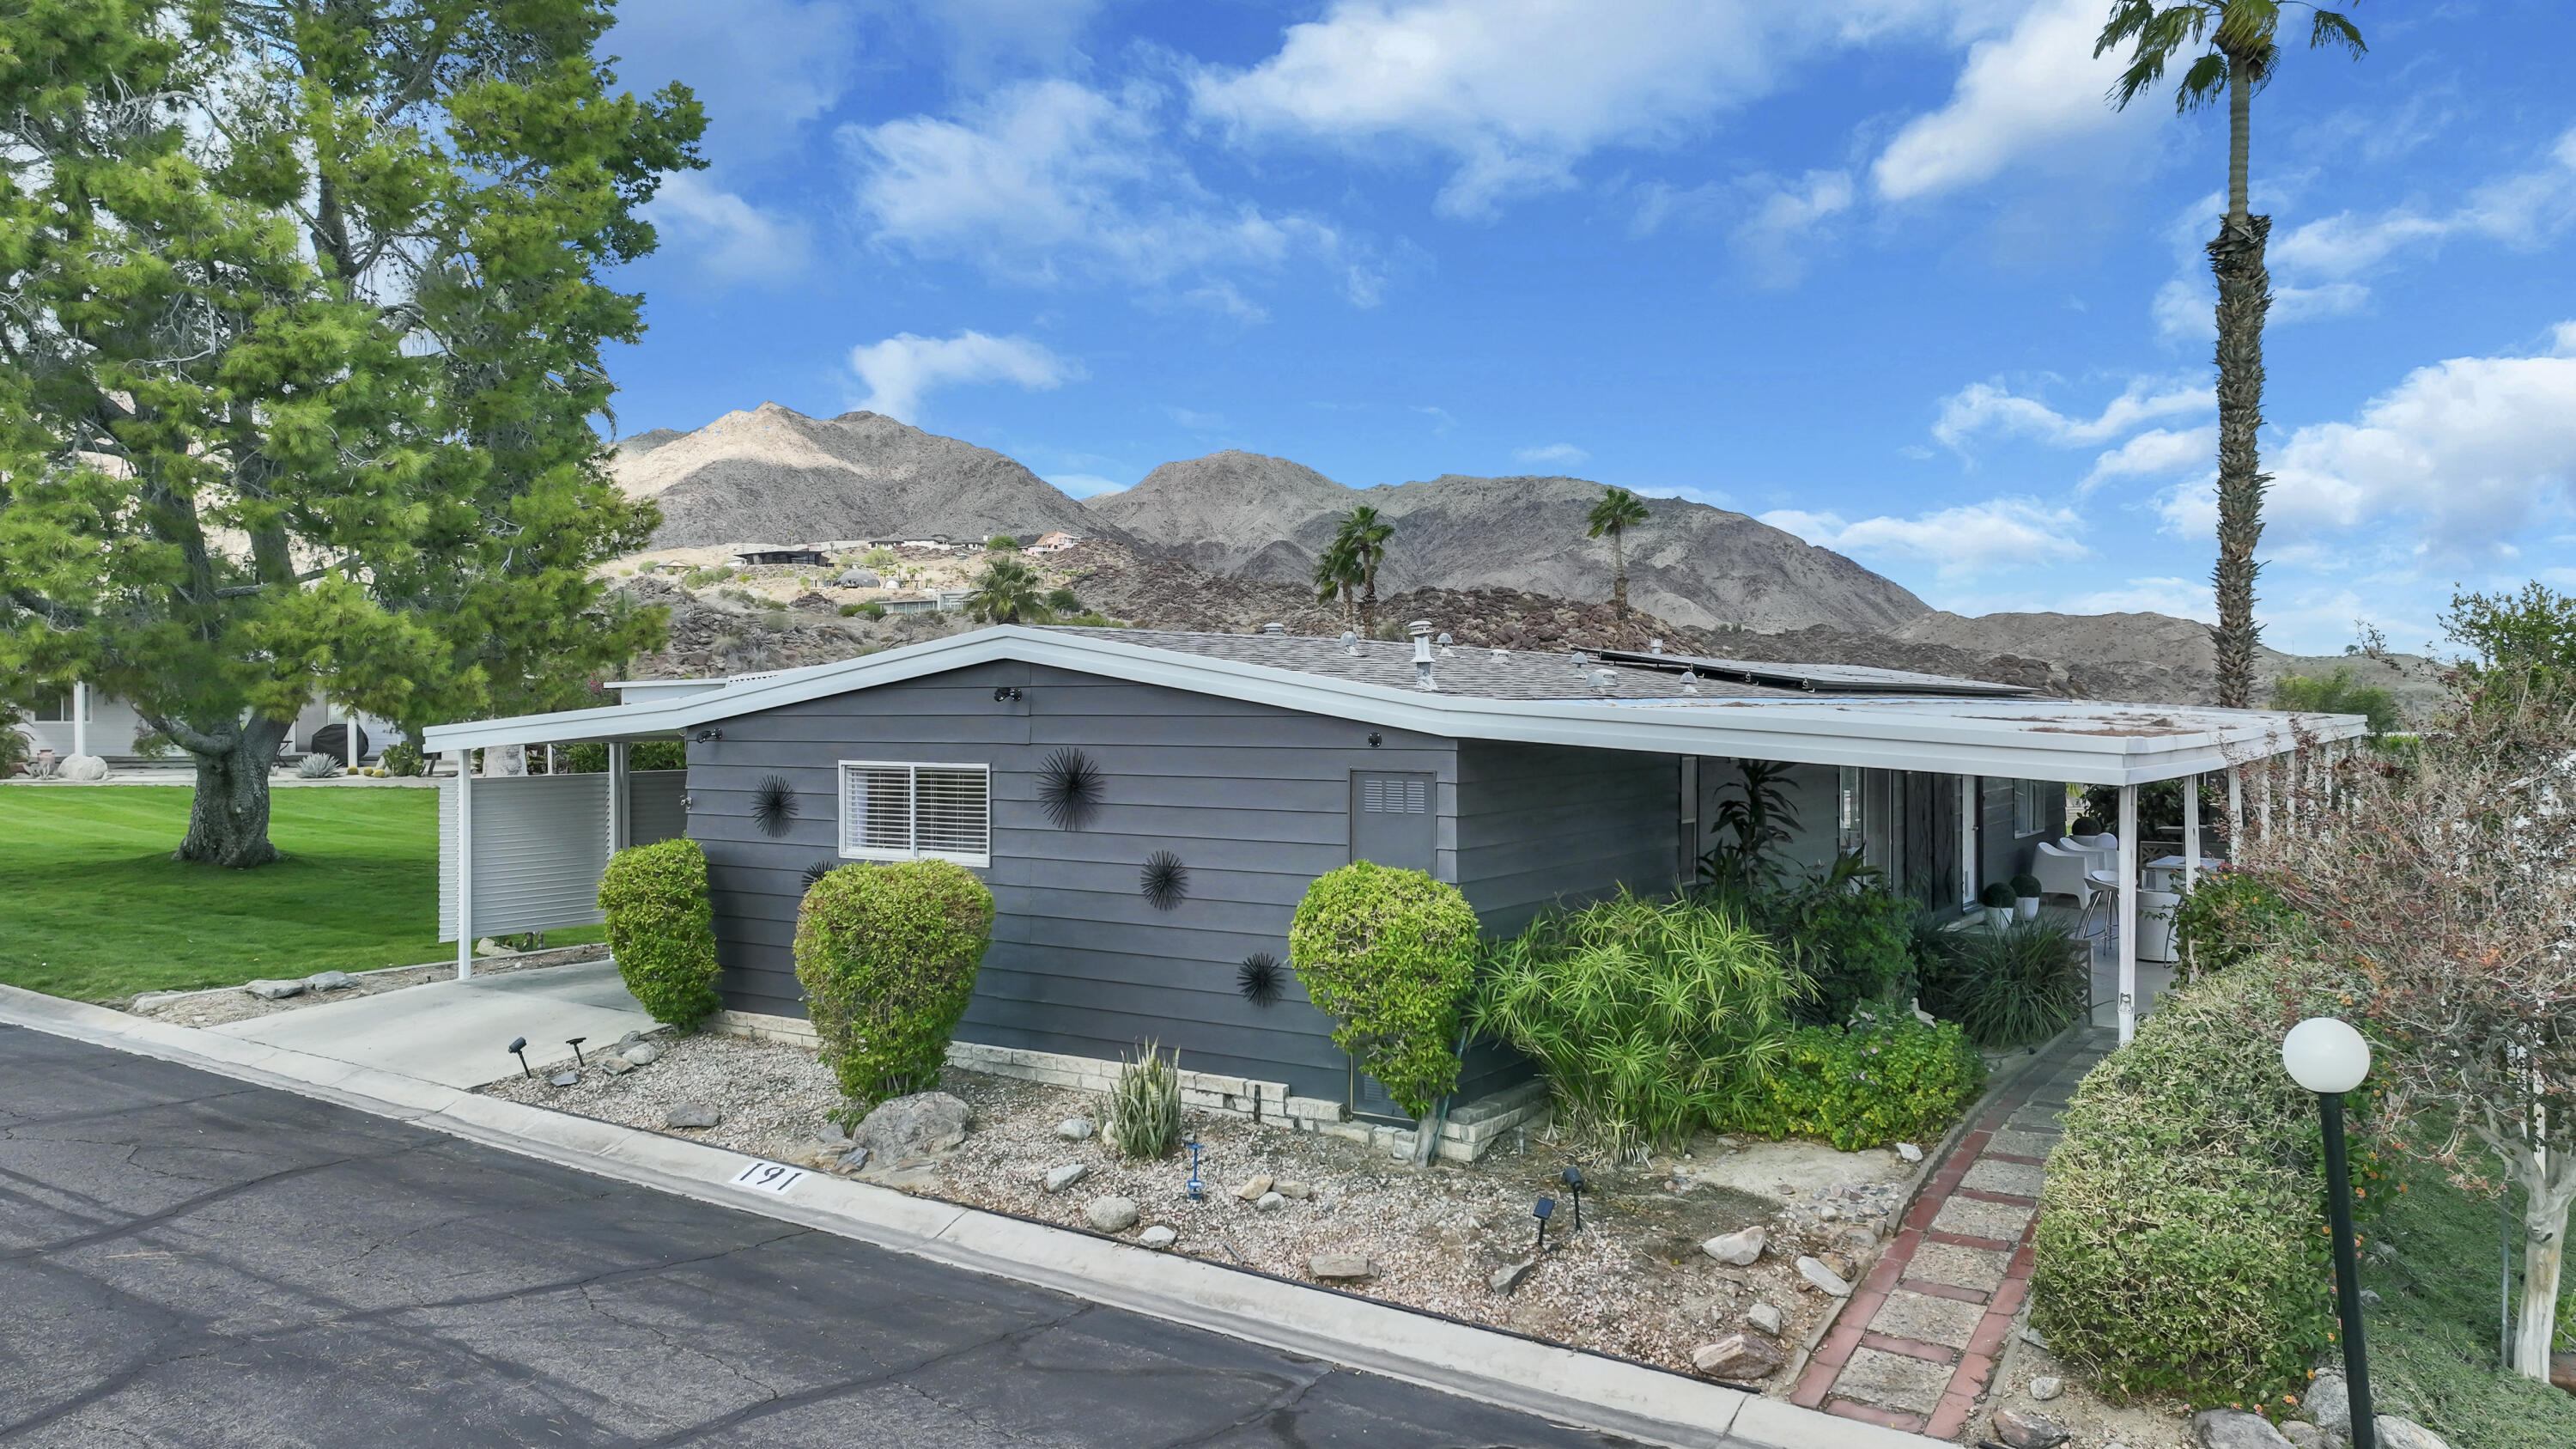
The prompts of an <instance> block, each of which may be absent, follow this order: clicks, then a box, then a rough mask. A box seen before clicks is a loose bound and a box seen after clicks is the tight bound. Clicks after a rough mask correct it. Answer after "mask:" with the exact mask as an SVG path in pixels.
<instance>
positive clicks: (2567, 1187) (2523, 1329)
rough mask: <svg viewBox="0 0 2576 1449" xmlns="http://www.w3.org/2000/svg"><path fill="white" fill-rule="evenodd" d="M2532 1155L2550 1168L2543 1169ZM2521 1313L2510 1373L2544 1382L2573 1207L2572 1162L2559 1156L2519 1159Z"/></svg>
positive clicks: (2575, 1164) (2575, 1173) (2575, 1166)
mask: <svg viewBox="0 0 2576 1449" xmlns="http://www.w3.org/2000/svg"><path fill="white" fill-rule="evenodd" d="M2534 1156H2537V1157H2539V1158H2540V1159H2541V1160H2545V1161H2548V1162H2549V1163H2551V1164H2552V1167H2551V1168H2550V1169H2543V1168H2541V1166H2540V1163H2539V1162H2538V1161H2535V1160H2533V1158H2534ZM2515 1166H2516V1168H2517V1169H2519V1170H2518V1171H2517V1172H2516V1174H2515V1175H2516V1176H2518V1177H2520V1178H2521V1179H2522V1188H2523V1198H2522V1312H2521V1313H2520V1314H2518V1315H2517V1316H2516V1319H2515V1323H2514V1334H2513V1369H2514V1372H2515V1373H2518V1374H2521V1375H2522V1376H2523V1377H2524V1378H2527V1379H2538V1380H2539V1381H2540V1382H2542V1383H2544V1384H2545V1383H2547V1382H2549V1348H2550V1344H2551V1343H2552V1342H2553V1341H2554V1340H2555V1338H2556V1336H2557V1333H2558V1280H2559V1273H2560V1271H2561V1270H2562V1269H2563V1268H2564V1267H2565V1266H2566V1260H2567V1209H2568V1205H2569V1204H2570V1202H2576V1159H2571V1158H2570V1156H2569V1154H2567V1153H2564V1152H2547V1151H2545V1150H2543V1151H2541V1152H2539V1153H2537V1154H2529V1155H2522V1160H2521V1161H2519V1162H2517V1163H2516V1164H2515Z"/></svg>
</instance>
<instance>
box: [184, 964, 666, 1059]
mask: <svg viewBox="0 0 2576 1449" xmlns="http://www.w3.org/2000/svg"><path fill="white" fill-rule="evenodd" d="M652 1027H653V1018H652V1017H650V1016H648V1015H646V1014H645V1012H644V1008H643V1006H642V1005H640V1004H639V1003H638V1002H637V1001H636V1000H635V997H634V996H633V994H632V993H630V992H628V991H627V989H626V983H625V982H624V981H623V980H621V979H619V977H618V975H617V963H616V962H614V961H584V962H580V963H578V964H575V965H571V966H547V967H543V968H541V969H539V970H535V971H513V972H510V973H509V974H507V975H502V976H486V977H478V978H476V979H474V980H471V981H439V982H433V983H431V984H430V985H427V986H412V987H406V988H405V989H403V990H401V991H387V992H383V993H380V994H378V995H375V996H357V997H351V998H350V999H349V1000H347V1001H335V1002H332V1003H330V1004H329V1005H327V1006H308V1007H304V1008H301V1009H299V1010H295V1011H280V1012H273V1013H271V1014H269V1015H267V1016H254V1017H251V1018H249V1019H247V1020H243V1021H233V1022H226V1023H224V1024H223V1025H221V1026H210V1027H207V1028H205V1030H207V1031H210V1032H215V1033H219V1034H221V1035H224V1036H230V1037H239V1038H241V1039H242V1040H244V1041H255V1042H259V1043H262V1044H263V1045H266V1046H275V1047H287V1048H291V1049H293V1050H295V1051H300V1052H310V1053H312V1054H313V1055H315V1056H321V1057H329V1058H331V1059H332V1060H334V1061H342V1062H349V1063H352V1064H354V1065H357V1066H362V1067H375V1068H377V1069H379V1070H382V1071H388V1072H397V1073H400V1074H401V1075H403V1076H407V1077H418V1078H420V1079H421V1080H423V1081H430V1082H436V1083H438V1084H439V1085H441V1086H447V1087H479V1086H482V1085H483V1084H484V1083H486V1082H494V1081H498V1080H500V1079H501V1078H503V1077H506V1076H509V1075H511V1074H512V1073H514V1072H516V1071H518V1070H519V1061H518V1058H516V1057H513V1056H511V1055H510V1053H509V1050H508V1047H509V1045H510V1043H511V1041H512V1040H514V1039H516V1038H518V1037H526V1038H527V1039H528V1061H529V1064H530V1065H532V1066H535V1067H538V1068H541V1069H542V1068H543V1067H545V1066H547V1065H549V1064H551V1063H554V1062H558V1061H560V1062H570V1061H571V1060H572V1059H573V1049H572V1048H571V1047H569V1046H567V1045H565V1042H566V1040H567V1039H568V1038H571V1037H576V1036H577V1037H582V1038H585V1042H584V1045H583V1048H582V1049H583V1050H584V1051H588V1050H589V1049H590V1047H591V1046H592V1045H598V1046H606V1045H607V1044H608V1043H610V1042H613V1041H615V1040H617V1039H618V1038H619V1037H621V1036H624V1035H625V1034H626V1033H628V1032H630V1031H649V1030H651V1029H652Z"/></svg>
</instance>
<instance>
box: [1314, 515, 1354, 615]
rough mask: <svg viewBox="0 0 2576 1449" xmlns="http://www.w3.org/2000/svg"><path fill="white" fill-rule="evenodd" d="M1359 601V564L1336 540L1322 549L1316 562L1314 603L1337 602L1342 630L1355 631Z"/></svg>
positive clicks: (1337, 539) (1347, 549)
mask: <svg viewBox="0 0 2576 1449" xmlns="http://www.w3.org/2000/svg"><path fill="white" fill-rule="evenodd" d="M1359 597H1360V561H1359V559H1358V557H1357V556H1355V555H1354V554H1352V552H1351V550H1350V546H1349V545H1348V544H1347V543H1345V542H1344V541H1343V540H1342V539H1341V538H1339V537H1338V536H1337V537H1335V538H1334V540H1333V541H1332V542H1331V543H1328V544H1326V545H1324V551H1323V553H1322V554H1321V555H1319V556H1318V557H1317V558H1316V560H1315V602H1316V603H1319V604H1329V603H1332V602H1333V601H1335V600H1336V599H1338V600H1340V601H1341V605H1342V627H1343V628H1345V629H1354V628H1357V627H1358V624H1359V619H1358V616H1357V614H1356V612H1355V611H1356V610H1357V608H1358V606H1359Z"/></svg>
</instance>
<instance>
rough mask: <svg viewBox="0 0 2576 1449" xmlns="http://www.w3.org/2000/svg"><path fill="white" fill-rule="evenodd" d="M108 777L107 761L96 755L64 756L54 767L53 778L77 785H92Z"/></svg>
mask: <svg viewBox="0 0 2576 1449" xmlns="http://www.w3.org/2000/svg"><path fill="white" fill-rule="evenodd" d="M107 776H108V768H107V761H105V760H102V759H100V758H99V757H98V756H96V755H66V756H64V757H63V762H62V763H61V764H59V765H56V766H54V778H55V779H57V780H70V781H73V782H75V783H78V784H84V785H94V784H97V783H98V782H99V781H101V780H104V779H106V778H107Z"/></svg>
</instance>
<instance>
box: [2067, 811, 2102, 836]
mask: <svg viewBox="0 0 2576 1449" xmlns="http://www.w3.org/2000/svg"><path fill="white" fill-rule="evenodd" d="M2066 833H2067V834H2068V835H2071V836H2073V837H2074V838H2076V839H2077V840H2091V839H2092V838H2093V837H2094V836H2096V835H2099V834H2101V833H2102V822H2101V821H2099V820H2096V819H2094V818H2093V817H2092V816H2090V815H2078V816H2076V817H2075V823H2074V824H2073V825H2071V826H2069V827H2067V830H2066Z"/></svg>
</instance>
